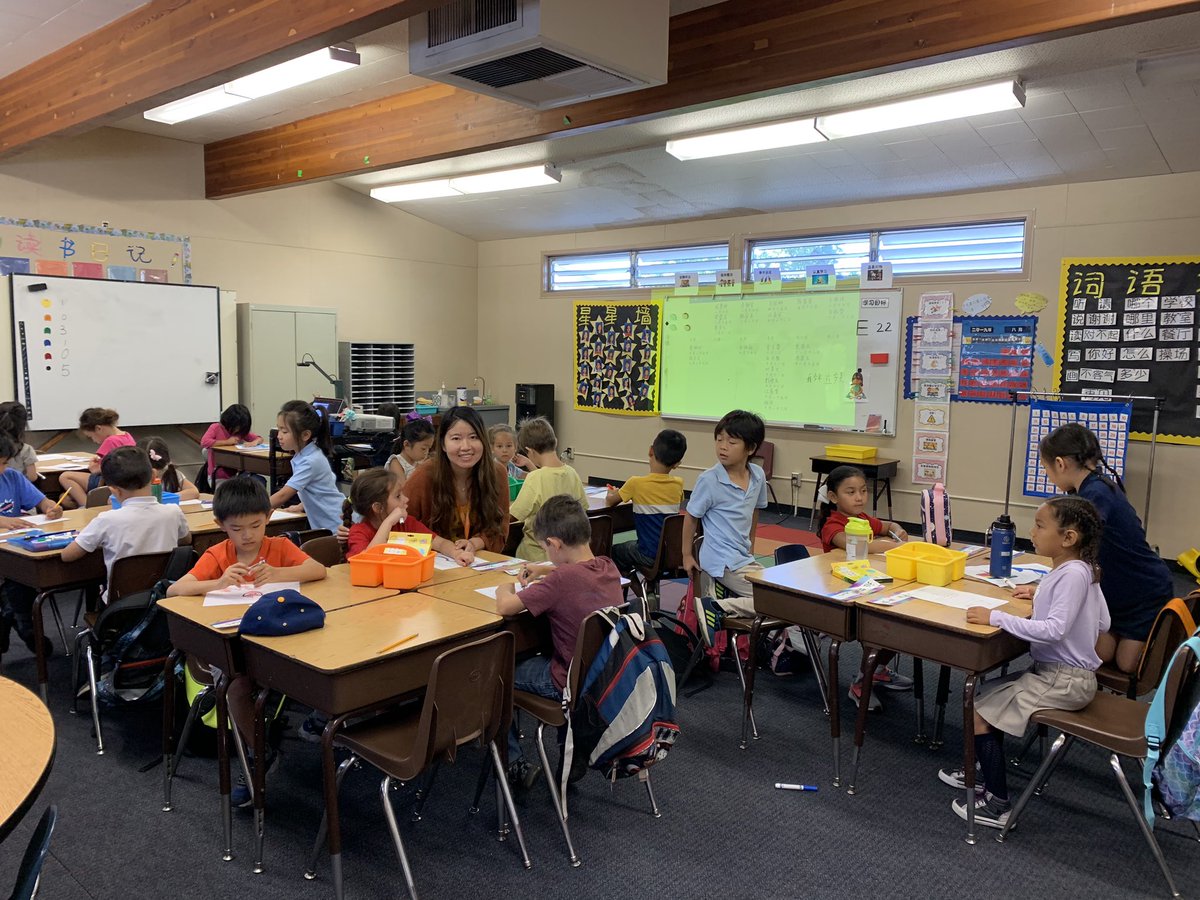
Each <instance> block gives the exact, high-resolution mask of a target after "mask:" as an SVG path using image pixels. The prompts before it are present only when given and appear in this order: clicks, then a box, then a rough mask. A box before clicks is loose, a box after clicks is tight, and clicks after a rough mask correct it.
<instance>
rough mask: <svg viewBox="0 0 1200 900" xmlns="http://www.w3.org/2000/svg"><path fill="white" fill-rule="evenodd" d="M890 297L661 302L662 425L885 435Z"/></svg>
mask: <svg viewBox="0 0 1200 900" xmlns="http://www.w3.org/2000/svg"><path fill="white" fill-rule="evenodd" d="M900 307H901V293H900V291H871V292H867V293H863V294H860V293H859V292H858V291H853V292H849V291H828V292H825V291H821V292H811V293H801V292H781V293H774V294H757V295H756V294H740V295H720V296H697V297H668V298H666V300H665V304H664V319H665V321H664V326H663V348H662V353H663V359H662V401H661V410H662V415H663V416H664V417H668V418H669V417H675V418H691V419H718V418H720V417H721V416H722V415H724V414H725V413H726V412H728V411H729V410H731V409H735V408H739V407H740V408H745V409H752V410H754V411H755V412H757V413H759V414H760V415H761V416H762V417H763V419H765V420H766V421H767V422H769V423H773V424H779V425H793V426H813V427H822V428H827V429H831V430H838V431H866V432H874V433H886V434H891V433H894V430H895V419H896V390H897V385H898V383H899V378H898V363H899V359H898V356H899V353H898V350H899V328H900V325H899V322H900Z"/></svg>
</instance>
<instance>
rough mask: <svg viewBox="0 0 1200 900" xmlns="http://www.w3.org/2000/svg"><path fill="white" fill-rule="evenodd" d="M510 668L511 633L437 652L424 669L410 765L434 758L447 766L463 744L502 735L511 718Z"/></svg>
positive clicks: (512, 663) (512, 659) (512, 656)
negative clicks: (426, 676) (425, 674)
mask: <svg viewBox="0 0 1200 900" xmlns="http://www.w3.org/2000/svg"><path fill="white" fill-rule="evenodd" d="M515 664H516V639H515V638H514V636H513V633H512V632H511V631H500V632H497V633H496V634H493V635H491V636H489V637H486V638H483V639H482V640H478V641H473V642H472V643H470V644H462V645H460V646H458V647H454V648H452V649H450V650H447V651H446V652H445V653H442V654H440V655H439V656H438V657H437V659H435V660H434V661H433V668H431V669H430V670H429V686H428V688H427V689H426V691H425V704H424V706H422V708H421V719H420V721H419V722H418V724H417V738H416V743H415V744H414V747H415V748H416V749H415V750H414V757H415V758H414V759H413V762H415V763H419V764H420V766H421V768H422V769H423V768H424V767H425V766H427V765H429V764H430V763H432V762H433V761H434V760H436V759H448V760H450V761H451V762H453V760H454V757H455V755H456V753H457V750H458V748H459V747H461V746H462V745H463V744H467V743H470V742H472V741H474V740H476V739H482V740H483V741H484V743H490V742H491V741H493V740H495V739H496V737H497V736H500V735H503V734H504V733H505V732H506V731H507V730H508V726H509V722H510V721H511V720H512V692H513V667H514V666H515Z"/></svg>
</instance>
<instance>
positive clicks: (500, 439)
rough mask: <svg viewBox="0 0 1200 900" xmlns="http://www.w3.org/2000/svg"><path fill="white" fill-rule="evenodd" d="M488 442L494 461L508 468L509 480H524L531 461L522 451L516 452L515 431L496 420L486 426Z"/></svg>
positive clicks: (530, 466)
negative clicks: (494, 422)
mask: <svg viewBox="0 0 1200 900" xmlns="http://www.w3.org/2000/svg"><path fill="white" fill-rule="evenodd" d="M487 433H488V443H489V444H491V446H492V456H494V457H496V462H498V463H500V465H502V466H504V468H505V469H507V470H508V477H509V480H510V481H511V480H512V479H514V478H515V479H516V480H517V481H524V480H525V476H526V475H528V474H529V470H530V469H532V468H533V463H531V462H530V461H529V459H528V458H527V457H526V456H525V455H524V454H522V453H518V452H517V433H516V431H514V430H513V427H512V426H511V425H509V424H508V423H507V422H497V423H496V424H495V425H491V426H489V427H488V432H487Z"/></svg>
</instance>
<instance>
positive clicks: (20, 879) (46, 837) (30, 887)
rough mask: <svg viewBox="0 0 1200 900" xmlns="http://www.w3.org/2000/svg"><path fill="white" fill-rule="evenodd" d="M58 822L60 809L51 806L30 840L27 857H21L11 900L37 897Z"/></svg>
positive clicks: (47, 808) (27, 899)
mask: <svg viewBox="0 0 1200 900" xmlns="http://www.w3.org/2000/svg"><path fill="white" fill-rule="evenodd" d="M57 822H58V807H57V806H54V805H53V804H51V805H50V806H47V807H46V811H45V812H44V813H42V818H41V820H40V821H39V822H38V824H37V828H35V829H34V831H33V837H31V838H30V839H29V845H28V846H27V847H26V848H25V855H24V856H22V857H21V868H19V869H17V883H16V886H15V887H14V888H13V892H12V895H11V896H10V897H9V900H33V898H34V897H35V896H37V889H38V881H39V880H40V879H41V877H42V866H44V865H45V864H46V857H47V856H49V855H50V838H51V836H52V835H53V834H54V826H55V824H56V823H57Z"/></svg>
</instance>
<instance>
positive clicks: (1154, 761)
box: [1142, 631, 1200, 828]
mask: <svg viewBox="0 0 1200 900" xmlns="http://www.w3.org/2000/svg"><path fill="white" fill-rule="evenodd" d="M1189 656H1190V657H1191V658H1190V659H1188V658H1187V657H1189ZM1181 657H1182V659H1181ZM1176 665H1182V666H1185V667H1188V668H1192V669H1195V667H1197V666H1200V631H1197V632H1196V634H1194V635H1193V636H1192V637H1190V638H1188V640H1186V641H1184V642H1183V644H1182V645H1180V647H1179V649H1178V650H1176V651H1175V655H1174V656H1173V657H1171V662H1170V664H1169V665H1168V666H1167V668H1166V669H1164V670H1163V671H1164V673H1165V674H1164V676H1163V681H1162V683H1161V684H1160V685H1159V688H1158V691H1157V692H1155V694H1154V699H1153V700H1152V701H1151V703H1150V709H1149V711H1148V712H1147V713H1146V762H1145V763H1144V765H1143V767H1142V781H1143V783H1144V785H1145V789H1146V791H1145V798H1144V800H1143V811H1144V813H1145V816H1146V822H1147V823H1148V824H1149V825H1150V827H1151V828H1153V827H1154V803H1153V798H1154V795H1155V793H1157V796H1158V799H1159V800H1160V801H1161V803H1162V805H1163V806H1164V807H1165V808H1166V809H1167V810H1168V811H1169V812H1170V813H1171V815H1173V816H1178V817H1180V818H1184V819H1191V820H1192V821H1194V822H1200V674H1198V673H1196V672H1194V671H1193V672H1188V671H1187V670H1186V669H1185V671H1184V677H1183V679H1181V681H1180V683H1179V686H1180V689H1181V693H1180V695H1179V696H1178V697H1176V698H1175V712H1174V715H1173V716H1172V721H1171V722H1167V721H1165V719H1166V716H1165V709H1164V706H1165V704H1166V699H1165V697H1166V693H1167V690H1166V687H1167V679H1168V678H1169V677H1171V675H1172V673H1173V672H1174V670H1175V666H1176ZM1189 675H1190V676H1191V677H1188V676H1189Z"/></svg>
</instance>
